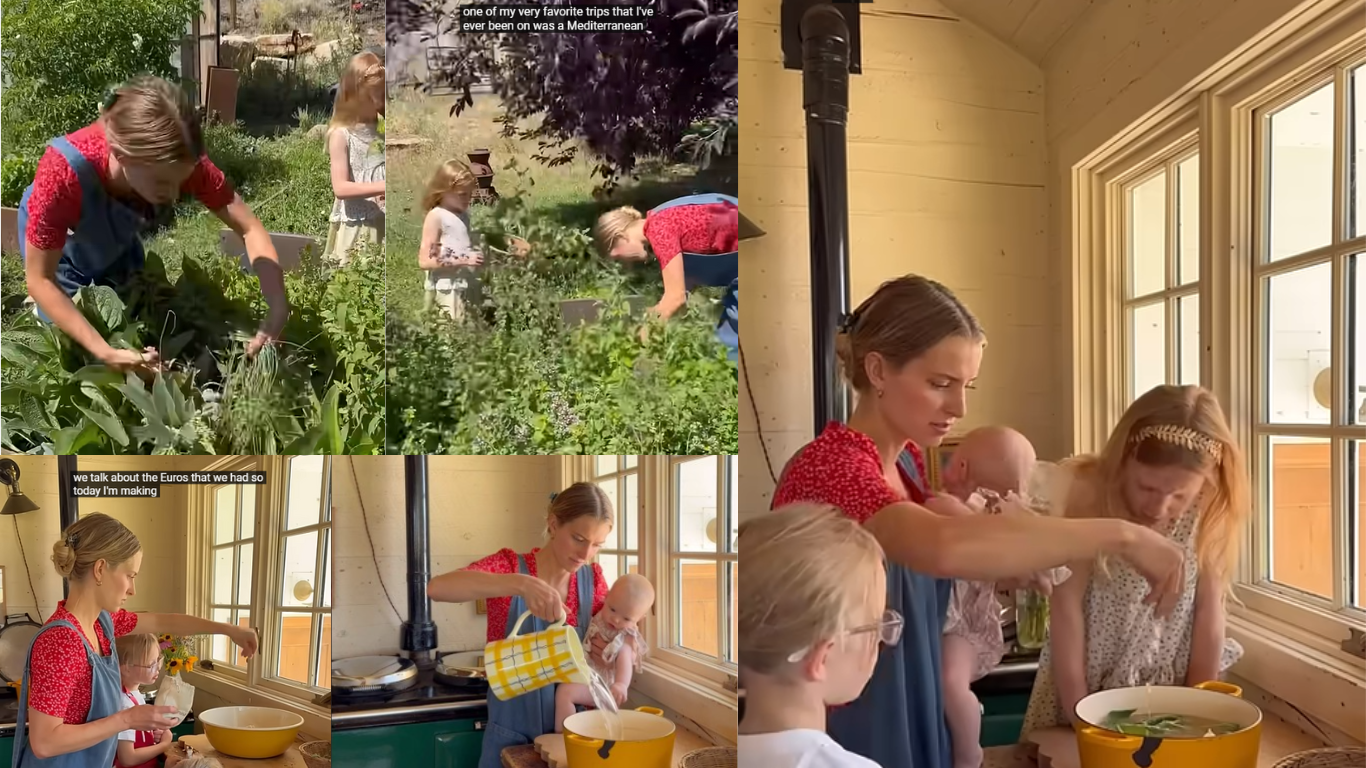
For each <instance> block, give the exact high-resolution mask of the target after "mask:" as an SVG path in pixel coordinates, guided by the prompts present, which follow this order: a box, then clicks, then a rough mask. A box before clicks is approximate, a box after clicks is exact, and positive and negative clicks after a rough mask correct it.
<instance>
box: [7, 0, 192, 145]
mask: <svg viewBox="0 0 1366 768" xmlns="http://www.w3.org/2000/svg"><path fill="white" fill-rule="evenodd" d="M199 5H200V4H199V0H9V1H8V2H6V3H4V5H3V7H2V10H0V30H2V31H0V47H3V48H4V51H5V56H4V77H5V100H4V106H3V108H2V109H0V125H3V128H0V143H2V144H3V146H4V148H5V152H6V153H7V154H19V153H25V152H28V153H31V152H33V151H35V150H37V149H38V148H40V147H42V145H43V143H44V142H46V141H47V140H49V139H51V138H52V137H54V136H61V135H63V134H66V133H70V132H71V131H74V130H76V129H77V128H80V127H81V126H83V125H86V124H88V123H90V122H91V121H93V120H94V119H95V118H96V117H98V116H99V105H100V103H101V101H102V100H103V98H104V94H105V92H106V91H108V90H109V89H110V88H112V87H114V86H117V85H119V84H121V83H123V82H124V81H126V80H128V79H129V78H131V77H133V76H134V75H138V74H142V73H150V74H154V75H158V76H161V77H165V78H167V79H171V78H174V77H175V75H176V73H175V70H174V68H173V67H172V66H171V59H172V56H173V54H174V53H175V51H176V50H177V49H178V47H179V45H180V37H181V35H182V34H183V33H184V31H185V28H186V25H187V24H189V22H190V20H191V19H192V18H194V17H195V16H196V15H198V13H199Z"/></svg>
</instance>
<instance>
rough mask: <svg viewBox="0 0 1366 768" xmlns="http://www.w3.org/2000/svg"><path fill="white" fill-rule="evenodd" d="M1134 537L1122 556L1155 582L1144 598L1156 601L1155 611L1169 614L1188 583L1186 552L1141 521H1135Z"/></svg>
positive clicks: (1153, 602) (1146, 601) (1164, 614)
mask: <svg viewBox="0 0 1366 768" xmlns="http://www.w3.org/2000/svg"><path fill="white" fill-rule="evenodd" d="M1132 529H1133V530H1134V532H1135V535H1134V538H1133V540H1132V541H1131V542H1130V544H1129V546H1128V547H1126V548H1125V551H1124V553H1123V557H1124V559H1125V560H1128V561H1129V564H1130V565H1132V566H1133V567H1134V569H1135V570H1137V571H1138V572H1139V573H1141V574H1143V578H1145V579H1147V580H1148V584H1150V585H1151V586H1152V589H1150V590H1149V592H1148V596H1147V597H1146V598H1144V600H1143V602H1145V603H1152V604H1154V608H1153V612H1154V613H1156V614H1157V615H1158V616H1166V615H1167V614H1168V613H1171V610H1172V608H1174V607H1175V606H1176V601H1177V599H1178V598H1179V597H1180V596H1181V591H1182V587H1183V586H1184V585H1185V583H1186V556H1185V553H1184V552H1182V550H1181V547H1179V546H1177V544H1176V543H1175V542H1173V541H1172V540H1171V539H1169V538H1167V537H1166V536H1163V535H1162V534H1160V533H1158V532H1157V531H1154V530H1153V529H1151V528H1145V527H1143V526H1141V525H1132Z"/></svg>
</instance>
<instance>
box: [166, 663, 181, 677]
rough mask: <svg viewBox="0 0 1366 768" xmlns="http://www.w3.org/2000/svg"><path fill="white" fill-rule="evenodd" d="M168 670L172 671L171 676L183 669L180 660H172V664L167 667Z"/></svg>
mask: <svg viewBox="0 0 1366 768" xmlns="http://www.w3.org/2000/svg"><path fill="white" fill-rule="evenodd" d="M166 668H167V669H169V670H170V671H171V674H175V673H176V672H179V671H180V668H181V662H180V659H171V661H170V663H169V664H167V665H166Z"/></svg>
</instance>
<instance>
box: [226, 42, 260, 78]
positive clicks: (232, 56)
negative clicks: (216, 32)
mask: <svg viewBox="0 0 1366 768" xmlns="http://www.w3.org/2000/svg"><path fill="white" fill-rule="evenodd" d="M255 59H256V41H254V40H252V39H251V38H249V37H243V36H242V35H224V36H223V38H222V39H221V40H220V41H219V42H218V65H219V66H220V67H232V68H233V69H235V70H237V71H238V72H245V71H246V69H247V68H248V67H250V66H251V62H252V61H254V60H255Z"/></svg>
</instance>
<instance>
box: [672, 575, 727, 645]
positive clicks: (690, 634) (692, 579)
mask: <svg viewBox="0 0 1366 768" xmlns="http://www.w3.org/2000/svg"><path fill="white" fill-rule="evenodd" d="M717 565H718V564H717V563H714V562H706V561H700V560H679V561H678V570H677V571H676V573H677V574H678V576H677V578H678V584H677V589H678V592H677V594H678V596H679V599H678V600H676V601H674V604H675V605H677V606H678V616H677V619H678V620H677V621H675V622H674V627H675V629H674V632H675V633H676V637H674V642H675V643H677V644H678V645H680V646H682V647H684V648H689V649H691V650H694V651H697V652H699V653H705V654H707V655H709V656H718V655H719V654H718V651H717V648H716V620H717V617H718V616H719V615H720V611H718V610H717V606H716V578H717V575H718V573H719V571H718V569H717Z"/></svg>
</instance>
